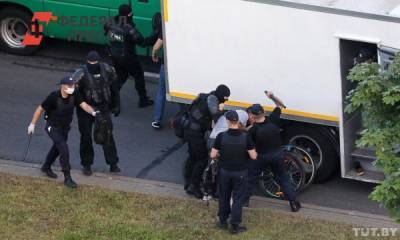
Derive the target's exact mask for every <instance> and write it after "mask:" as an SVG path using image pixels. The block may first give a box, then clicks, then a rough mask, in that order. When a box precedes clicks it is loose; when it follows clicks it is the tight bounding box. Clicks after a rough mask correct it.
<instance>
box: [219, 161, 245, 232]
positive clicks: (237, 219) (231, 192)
mask: <svg viewBox="0 0 400 240" xmlns="http://www.w3.org/2000/svg"><path fill="white" fill-rule="evenodd" d="M219 173H220V176H219V199H218V202H219V204H218V206H219V209H218V217H219V220H220V221H221V222H225V221H226V220H227V219H228V217H229V215H230V216H231V218H230V221H231V224H235V225H239V224H240V223H241V222H242V208H243V200H244V197H245V194H246V189H247V170H243V171H228V170H224V169H222V168H221V169H220V171H219ZM231 196H232V199H233V203H232V208H231V205H230V200H231Z"/></svg>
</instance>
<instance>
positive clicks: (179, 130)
mask: <svg viewBox="0 0 400 240" xmlns="http://www.w3.org/2000/svg"><path fill="white" fill-rule="evenodd" d="M170 125H171V127H172V128H173V129H174V132H175V136H177V137H178V138H183V137H184V134H183V132H184V130H185V129H186V128H187V127H188V126H189V112H188V111H187V110H181V111H179V112H178V113H177V114H176V115H175V116H174V117H173V118H172V120H171V123H170Z"/></svg>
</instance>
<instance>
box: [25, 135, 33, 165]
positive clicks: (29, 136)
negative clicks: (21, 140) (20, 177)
mask: <svg viewBox="0 0 400 240" xmlns="http://www.w3.org/2000/svg"><path fill="white" fill-rule="evenodd" d="M32 136H33V134H28V145H27V146H26V149H25V152H24V158H23V159H22V162H25V161H26V158H27V157H28V153H29V148H30V147H31V140H32Z"/></svg>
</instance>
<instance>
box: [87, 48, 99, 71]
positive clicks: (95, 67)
mask: <svg viewBox="0 0 400 240" xmlns="http://www.w3.org/2000/svg"><path fill="white" fill-rule="evenodd" d="M100 59H101V57H100V54H99V53H98V52H96V51H91V52H89V54H88V55H87V58H86V60H87V61H90V62H97V63H94V64H91V63H89V62H86V67H87V69H88V71H89V73H91V74H99V73H100V64H99V61H100Z"/></svg>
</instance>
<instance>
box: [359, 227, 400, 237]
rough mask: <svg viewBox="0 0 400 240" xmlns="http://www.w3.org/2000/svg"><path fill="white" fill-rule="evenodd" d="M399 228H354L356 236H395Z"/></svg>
mask: <svg viewBox="0 0 400 240" xmlns="http://www.w3.org/2000/svg"><path fill="white" fill-rule="evenodd" d="M398 230H399V229H398V228H353V231H354V236H356V237H394V236H397V235H398V233H399V232H400V231H399V232H398Z"/></svg>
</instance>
